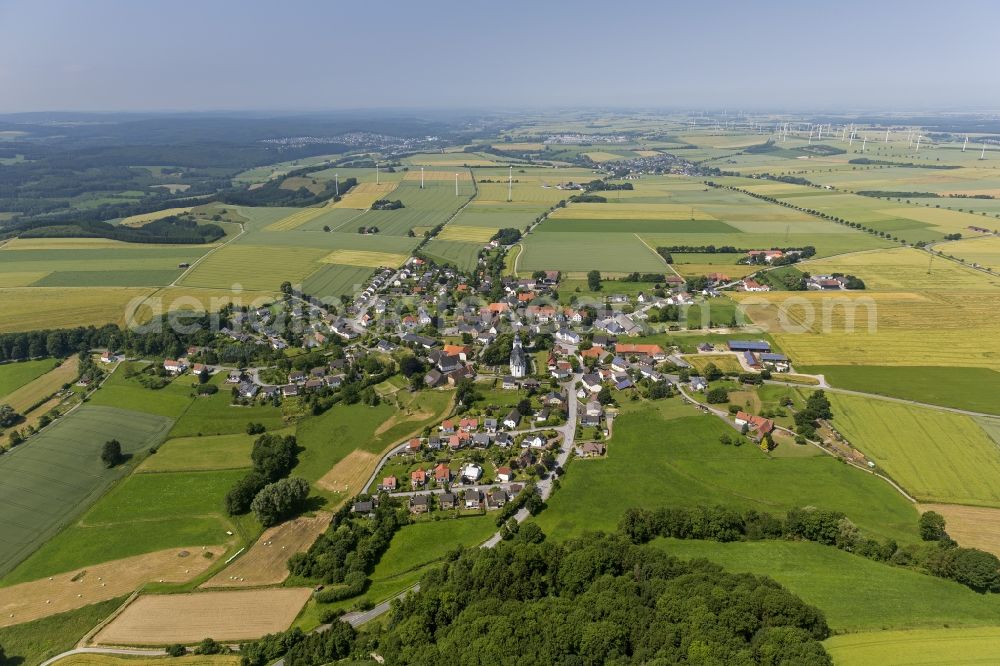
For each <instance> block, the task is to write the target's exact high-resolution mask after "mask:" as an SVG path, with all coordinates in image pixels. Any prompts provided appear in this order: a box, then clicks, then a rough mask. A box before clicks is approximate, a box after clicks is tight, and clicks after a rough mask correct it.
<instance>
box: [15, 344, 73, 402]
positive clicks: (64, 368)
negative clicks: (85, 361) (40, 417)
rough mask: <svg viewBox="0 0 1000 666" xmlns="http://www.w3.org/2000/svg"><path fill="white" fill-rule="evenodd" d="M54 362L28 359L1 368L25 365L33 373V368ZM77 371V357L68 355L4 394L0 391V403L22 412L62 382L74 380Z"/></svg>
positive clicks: (48, 394)
mask: <svg viewBox="0 0 1000 666" xmlns="http://www.w3.org/2000/svg"><path fill="white" fill-rule="evenodd" d="M54 363H55V361H53V360H51V359H47V360H44V361H29V362H28V363H25V364H20V363H19V364H16V365H10V366H2V368H4V369H5V368H16V367H19V366H20V365H26V366H28V368H29V369H32V372H31V373H30V374H34V369H35V368H42V369H45V368H46V367H47V368H52V365H53V364H54ZM79 371H80V359H79V357H77V356H70V357H69V358H67V359H66V360H65V361H63V362H62V363H60V364H59V366H58V367H56V368H54V369H51V370H49V371H48V372H46V373H44V374H42V375H40V376H38V377H35V378H34V379H31V380H30V381H28V382H27V383H25V384H22V385H21V386H19V387H17V388H15V389H14V390H13V391H11V392H10V393H7V394H6V395H4V394H3V393H2V392H0V404H6V405H10V406H11V408H12V409H13V410H14V411H15V412H17V413H19V414H24V413H26V412H27V411H28V410H29V409H31V408H32V407H34V406H35V405H37V404H39V403H40V402H42V401H43V400H45V399H46V398H48V397H49V396H51V395H52V394H54V393H56V392H57V391H59V389H61V388H62V387H63V385H64V384H68V383H70V382H72V381H73V380H75V379H76V377H77V375H78V374H79ZM17 374H21V373H13V375H14V376H16V375H17ZM24 377H25V375H24V374H21V378H24Z"/></svg>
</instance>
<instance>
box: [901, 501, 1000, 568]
mask: <svg viewBox="0 0 1000 666" xmlns="http://www.w3.org/2000/svg"><path fill="white" fill-rule="evenodd" d="M917 509H918V510H919V511H920V513H924V512H926V511H934V512H936V513H939V514H941V515H942V516H944V520H945V524H946V526H945V530H946V531H947V532H948V536H950V537H951V538H952V539H954V540H955V541H957V542H958V545H960V546H963V547H964V548H979V549H980V550H985V551H987V552H989V553H993V554H994V555H997V556H1000V509H991V508H988V507H982V506H964V505H960V504H918V505H917Z"/></svg>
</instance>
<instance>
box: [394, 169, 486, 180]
mask: <svg viewBox="0 0 1000 666" xmlns="http://www.w3.org/2000/svg"><path fill="white" fill-rule="evenodd" d="M456 173H457V174H458V182H460V183H467V182H469V181H471V180H472V174H470V173H469V172H468V171H467V170H466V169H462V170H461V171H441V170H439V169H424V182H425V183H429V182H431V181H432V180H437V181H441V180H447V181H450V182H452V183H454V182H455V174H456ZM403 180H409V181H414V180H415V181H417V182H418V183H419V182H420V169H419V168H416V169H410V170H409V171H407V172H406V175H405V176H403Z"/></svg>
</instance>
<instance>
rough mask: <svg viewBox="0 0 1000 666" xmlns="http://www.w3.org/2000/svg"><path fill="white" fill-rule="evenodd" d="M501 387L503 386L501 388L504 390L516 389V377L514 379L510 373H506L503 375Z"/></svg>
mask: <svg viewBox="0 0 1000 666" xmlns="http://www.w3.org/2000/svg"><path fill="white" fill-rule="evenodd" d="M502 387H503V389H504V390H505V391H513V390H514V389H516V388H517V380H516V379H514V378H513V377H512V376H510V375H506V376H505V377H504V378H503V385H502Z"/></svg>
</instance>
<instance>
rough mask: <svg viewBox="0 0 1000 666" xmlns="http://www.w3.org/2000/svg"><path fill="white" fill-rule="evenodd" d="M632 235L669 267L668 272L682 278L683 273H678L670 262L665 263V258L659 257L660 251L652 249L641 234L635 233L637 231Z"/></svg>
mask: <svg viewBox="0 0 1000 666" xmlns="http://www.w3.org/2000/svg"><path fill="white" fill-rule="evenodd" d="M632 235H633V236H635V237H636V238H638V239H639V242H640V243H642V244H643V245H645V246H646V248H647V249H648V250H649V251H650V252H652V253H653V254H655V255H656V258H657V259H659V260H660V261H662V262H663V265H664V266H666V267H667V268H669V269H670V272H671V273H673V274H674V275H676V276H677V277H679V278H681V279H682V280H683V279H684V276H683V275H681V274H680V273H678V272H677V269H675V268H674V267H673V266H672V265H671V264H668V263H667V260H666V259H664V258H663V257H661V256H660V253H659V252H657V251H656V250H654V249H653V248H652V246H651V245H650V244H649V243H647V242H646V241H644V240H643V239H642V236H640V235H639V234H637V233H633V234H632Z"/></svg>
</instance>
